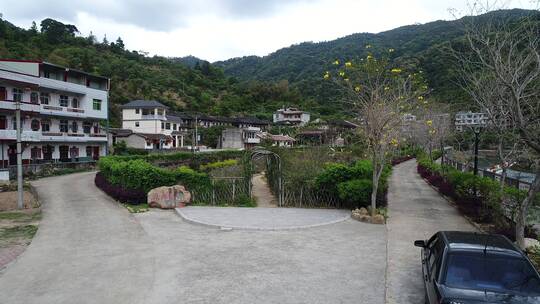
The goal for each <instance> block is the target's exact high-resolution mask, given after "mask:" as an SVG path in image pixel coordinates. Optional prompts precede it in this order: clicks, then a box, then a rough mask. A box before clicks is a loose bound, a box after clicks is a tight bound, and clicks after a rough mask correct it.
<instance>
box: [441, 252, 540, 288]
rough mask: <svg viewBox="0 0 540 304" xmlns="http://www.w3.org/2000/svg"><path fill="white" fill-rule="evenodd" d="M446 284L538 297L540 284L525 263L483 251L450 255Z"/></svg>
mask: <svg viewBox="0 0 540 304" xmlns="http://www.w3.org/2000/svg"><path fill="white" fill-rule="evenodd" d="M445 282H446V285H447V286H448V287H454V288H465V289H475V290H489V291H495V292H520V293H527V294H535V295H538V294H540V281H539V280H538V277H537V274H536V272H535V271H534V269H533V268H532V266H531V265H530V263H528V262H527V260H525V259H523V258H516V257H510V256H508V255H503V254H496V253H489V252H487V253H485V254H484V252H483V251H482V252H477V253H470V252H454V253H450V254H449V256H448V262H447V267H446V279H445Z"/></svg>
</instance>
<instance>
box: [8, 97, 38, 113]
mask: <svg viewBox="0 0 540 304" xmlns="http://www.w3.org/2000/svg"><path fill="white" fill-rule="evenodd" d="M0 109H3V110H12V111H15V110H16V103H15V102H14V101H13V100H3V101H0ZM21 111H23V112H39V111H40V105H39V104H35V103H28V102H21Z"/></svg>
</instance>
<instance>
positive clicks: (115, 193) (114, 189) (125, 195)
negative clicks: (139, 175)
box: [94, 172, 147, 205]
mask: <svg viewBox="0 0 540 304" xmlns="http://www.w3.org/2000/svg"><path fill="white" fill-rule="evenodd" d="M94 182H95V184H96V186H97V187H98V188H99V189H101V190H103V192H105V193H107V194H108V195H109V196H110V197H112V198H114V199H115V200H117V201H120V202H122V203H128V204H132V205H138V204H142V203H146V201H147V197H146V192H144V191H142V190H138V189H126V188H123V187H122V186H118V185H113V184H111V183H109V181H107V179H106V178H105V176H103V174H102V173H101V172H98V173H97V174H96V178H95V179H94Z"/></svg>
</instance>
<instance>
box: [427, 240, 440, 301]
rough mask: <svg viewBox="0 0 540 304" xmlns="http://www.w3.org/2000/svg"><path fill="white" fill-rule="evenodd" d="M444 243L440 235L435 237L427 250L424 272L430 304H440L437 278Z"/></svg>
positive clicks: (430, 241)
mask: <svg viewBox="0 0 540 304" xmlns="http://www.w3.org/2000/svg"><path fill="white" fill-rule="evenodd" d="M441 248H442V241H441V240H440V238H439V236H438V235H435V236H433V237H432V238H431V239H430V240H429V242H428V244H427V248H426V250H425V251H426V255H427V256H426V260H425V263H424V265H425V269H426V271H425V272H424V284H425V286H426V293H427V297H428V299H429V303H439V301H438V300H439V292H438V290H437V277H438V275H439V268H440V264H441V255H442V250H441Z"/></svg>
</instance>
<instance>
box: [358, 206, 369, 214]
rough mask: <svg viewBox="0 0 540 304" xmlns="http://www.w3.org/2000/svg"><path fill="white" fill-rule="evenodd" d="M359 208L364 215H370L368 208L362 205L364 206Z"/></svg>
mask: <svg viewBox="0 0 540 304" xmlns="http://www.w3.org/2000/svg"><path fill="white" fill-rule="evenodd" d="M358 210H359V211H360V214H362V215H368V214H369V212H368V210H367V209H366V208H364V207H362V208H360V209H358Z"/></svg>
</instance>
